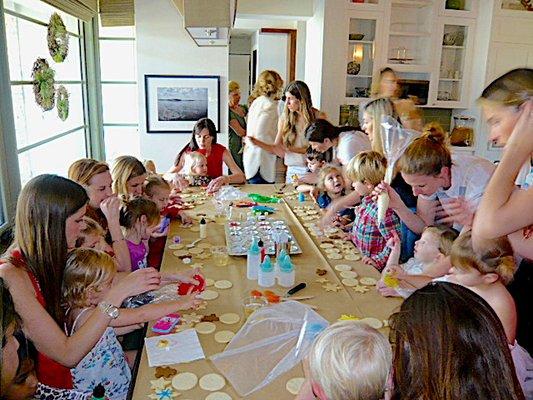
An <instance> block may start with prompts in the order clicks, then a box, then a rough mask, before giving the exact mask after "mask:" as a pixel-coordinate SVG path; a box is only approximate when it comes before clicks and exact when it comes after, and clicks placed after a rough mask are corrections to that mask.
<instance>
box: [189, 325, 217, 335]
mask: <svg viewBox="0 0 533 400" xmlns="http://www.w3.org/2000/svg"><path fill="white" fill-rule="evenodd" d="M194 329H196V332H198V333H201V334H203V335H209V334H210V333H213V332H214V331H216V330H217V326H216V325H215V324H214V323H212V322H199V323H197V324H196V325H195V326H194Z"/></svg>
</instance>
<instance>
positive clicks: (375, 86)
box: [371, 67, 400, 96]
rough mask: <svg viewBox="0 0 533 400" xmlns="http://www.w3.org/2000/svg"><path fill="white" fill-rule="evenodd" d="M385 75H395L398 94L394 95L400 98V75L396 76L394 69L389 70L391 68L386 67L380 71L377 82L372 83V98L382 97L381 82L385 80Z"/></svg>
mask: <svg viewBox="0 0 533 400" xmlns="http://www.w3.org/2000/svg"><path fill="white" fill-rule="evenodd" d="M385 74H392V75H394V79H396V93H395V94H394V95H395V96H398V94H399V91H400V85H398V75H397V74H396V72H395V71H394V70H393V69H392V68H389V67H385V68H383V69H382V70H381V71H379V78H378V79H377V80H376V81H372V84H371V93H372V96H380V95H381V93H380V90H381V81H382V80H383V75H385Z"/></svg>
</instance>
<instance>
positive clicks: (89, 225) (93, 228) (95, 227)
mask: <svg viewBox="0 0 533 400" xmlns="http://www.w3.org/2000/svg"><path fill="white" fill-rule="evenodd" d="M83 221H84V222H85V228H84V229H82V230H81V232H80V236H79V237H78V238H77V239H76V247H82V246H83V245H84V244H85V239H86V238H87V236H89V235H96V236H102V237H105V235H106V231H105V230H104V228H102V227H101V226H100V224H99V223H98V222H96V221H95V220H94V219H92V218H89V217H87V216H85V217H83Z"/></svg>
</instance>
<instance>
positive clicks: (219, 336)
mask: <svg viewBox="0 0 533 400" xmlns="http://www.w3.org/2000/svg"><path fill="white" fill-rule="evenodd" d="M233 336H235V333H234V332H232V331H218V332H217V333H215V342H217V343H229V342H230V341H231V339H233Z"/></svg>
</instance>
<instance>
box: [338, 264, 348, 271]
mask: <svg viewBox="0 0 533 400" xmlns="http://www.w3.org/2000/svg"><path fill="white" fill-rule="evenodd" d="M335 270H336V271H339V272H342V271H351V270H352V267H350V266H349V265H346V264H337V265H335Z"/></svg>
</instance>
